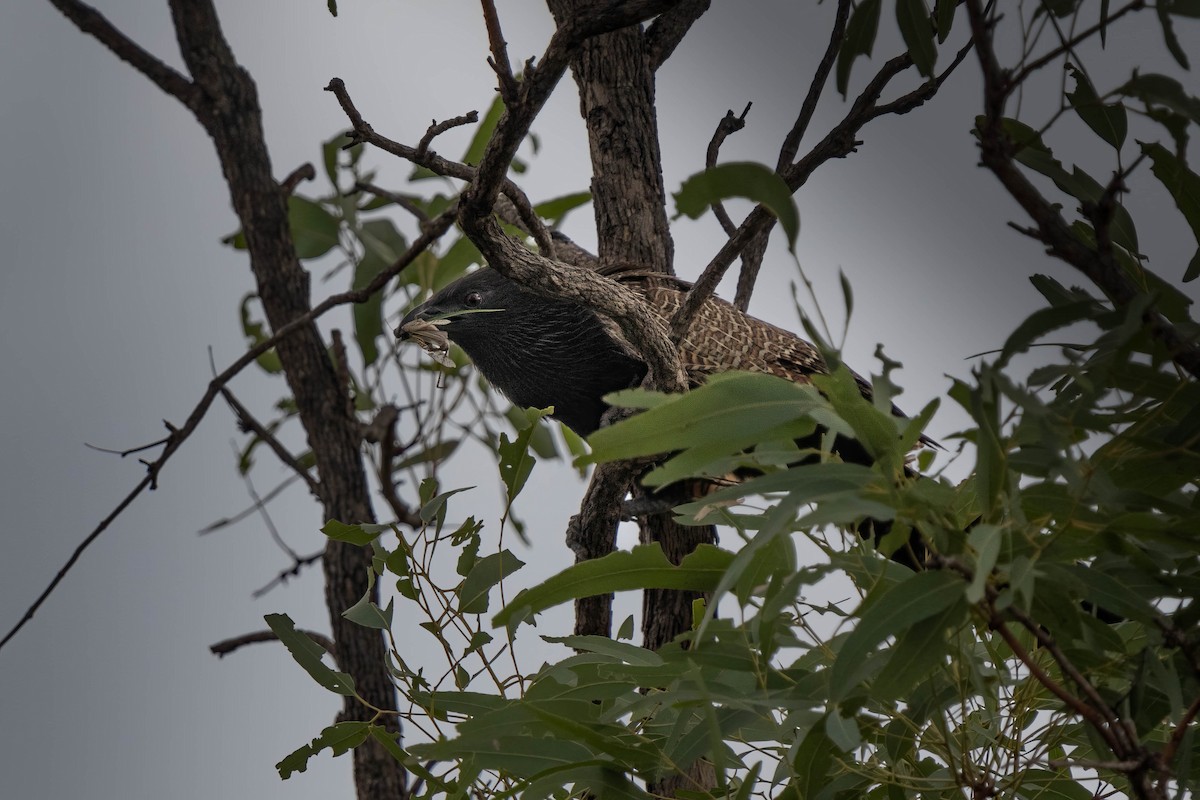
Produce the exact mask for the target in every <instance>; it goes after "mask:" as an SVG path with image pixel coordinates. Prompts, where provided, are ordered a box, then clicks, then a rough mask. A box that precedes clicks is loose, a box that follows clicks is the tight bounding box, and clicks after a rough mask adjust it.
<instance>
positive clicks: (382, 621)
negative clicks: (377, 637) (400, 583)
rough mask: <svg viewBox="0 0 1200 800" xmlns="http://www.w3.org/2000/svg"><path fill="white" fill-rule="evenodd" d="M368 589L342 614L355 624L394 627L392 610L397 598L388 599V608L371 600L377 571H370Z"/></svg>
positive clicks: (380, 628)
mask: <svg viewBox="0 0 1200 800" xmlns="http://www.w3.org/2000/svg"><path fill="white" fill-rule="evenodd" d="M367 578H368V581H367V591H366V593H365V594H363V596H362V597H361V598H359V600H358V602H357V603H355V604H354V605H352V606H350V607H349V608H348V609H346V610H345V611H343V612H342V616H343V617H345V618H346V619H348V620H350V621H351V622H353V623H354V624H355V625H361V626H363V627H364V628H373V629H375V630H388V629H389V628H391V627H392V612H393V606H394V605H395V602H396V599H395V598H392V599H391V600H389V601H388V604H387V608H380V607H379V606H378V605H376V604H375V603H373V602H372V601H371V594H372V592H371V590H372V588H373V587H374V586H375V573H374V572H370V573H368V575H367Z"/></svg>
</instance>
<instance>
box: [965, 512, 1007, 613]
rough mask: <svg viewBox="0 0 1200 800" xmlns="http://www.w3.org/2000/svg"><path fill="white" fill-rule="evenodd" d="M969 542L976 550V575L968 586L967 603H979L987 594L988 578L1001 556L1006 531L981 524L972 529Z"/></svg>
mask: <svg viewBox="0 0 1200 800" xmlns="http://www.w3.org/2000/svg"><path fill="white" fill-rule="evenodd" d="M967 541H968V542H969V543H970V545H971V547H972V549H974V550H975V575H974V577H973V578H972V579H971V584H970V585H969V586H967V594H966V597H967V602H968V603H978V602H980V601H981V600H983V598H984V595H985V594H987V585H988V578H990V577H991V575H992V570H993V569H994V568H995V566H996V559H997V557H998V556H999V555H1000V545H1001V543H1002V542H1003V541H1004V530H1003V529H1002V528H1000V527H999V526H997V525H990V524H988V523H980V524H979V525H976V526H975V528H974V529H972V531H971V533H970V534H968V536H967Z"/></svg>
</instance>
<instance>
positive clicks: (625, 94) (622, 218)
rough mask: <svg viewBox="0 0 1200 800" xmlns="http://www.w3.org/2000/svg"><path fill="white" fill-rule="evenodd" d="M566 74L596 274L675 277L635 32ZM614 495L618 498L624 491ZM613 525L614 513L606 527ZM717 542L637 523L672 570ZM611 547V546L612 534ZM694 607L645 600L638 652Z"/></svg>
mask: <svg viewBox="0 0 1200 800" xmlns="http://www.w3.org/2000/svg"><path fill="white" fill-rule="evenodd" d="M587 4H588V3H587V0H549V6H550V10H551V13H553V15H554V18H555V20H556V21H557V22H558V23H559V24H560V25H561V24H562V22H563V20H564V19H567V18H568V17H569V16H570V15H571V14H573V13H576V12H577V11H578V10H579V9H581V8H584V7H586V6H587ZM571 70H572V73H573V75H574V77H575V82H576V84H577V85H578V87H579V98H580V113H581V114H582V115H583V118H584V120H585V122H586V123H587V129H588V141H589V143H590V149H591V158H592V172H593V177H592V205H593V208H594V209H595V215H596V234H597V238H598V251H599V256H600V265H601V266H602V267H606V266H610V265H615V264H622V263H629V264H635V265H638V266H640V267H650V268H652V269H655V270H657V271H660V272H666V273H670V274H674V268H673V265H672V259H673V256H674V247H673V244H672V241H671V232H670V228H669V225H668V220H667V214H666V194H665V192H664V190H663V177H662V159H661V153H660V150H659V140H658V122H657V117H656V112H655V106H654V72H653V70H652V69H651V67H650V63H649V59H648V58H647V53H646V40H645V35H644V33H643V31H642V28H641V26H631V27H628V28H624V29H622V30H618V31H614V32H612V33H607V34H604V35H602V36H597V37H594V38H592V39H589V40H588V41H587V42H585V43H584V45H583V47H582V49H581V51H580V53H579V55H578V56H577V57H576V58H575V59H574V60H573V61H572V64H571ZM614 494H621V495H623V491H622V492H618V493H614ZM618 502H619V501H618ZM615 518H616V515H615V513H614V515H613V518H612V522H611V524H612V525H613V526H614V527H615ZM715 540H716V530H715V528H712V527H707V528H684V527H682V526H680V525H678V524H676V523H675V522H674V520H672V519H671V518H670V516H669V515H659V516H655V517H652V518H650V519H647V520H645V521H644V522H643V523H642V541H644V542H650V541H658V542H661V543H662V546H663V550H664V552H665V553H666V554H667V556H668V558H670V559H671V560H672V561H674V562H675V563H678V562H679V560H680V559H682V558H683V556H685V555H687V554H688V553H689V552H691V551H692V550H693V549H694V548H695V547H696V545H697V544H699V543H701V542H713V541H715ZM609 541H610V542H611V541H615V533H614V535H613V536H612V537H609ZM610 546H611V545H610ZM588 555H591V556H592V557H595V556H599V555H604V553H595V554H588ZM695 598H696V595H695V594H693V593H686V592H677V591H659V590H652V591H648V592H646V594H645V598H644V601H643V609H642V635H643V644H644V645H645V646H646V647H648V648H650V649H657V648H659V647H661V646H662V645H663V644H665V643H666V642H669V641H670V640H671V639H673V638H674V637H675V636H677V635H678V634H680V633H682V632H684V631H686V630H688V629H689V628H690V627H691V624H692V601H693V600H694V599H695ZM605 599H607V598H605ZM592 605H595V603H593V604H592ZM602 605H603V604H602ZM581 611H586V613H589V614H594V613H595V609H591V608H590V607H589V605H588V603H587V602H586V601H585V602H583V603H581V604H580V605H578V606H577V614H578V613H580V612H581ZM587 622H588V626H589V628H588V629H589V631H591V632H596V631H594V630H592V629H594V628H596V625H595V622H594V620H592V619H590V618H589V619H588V620H587ZM605 627H607V626H605ZM690 771H691V773H692V776H691V777H692V780H693V781H695V782H698V783H699V784H700V786H701V787H704V788H707V787H711V786H713V785H715V782H714V780H713V775H712V770H711V768H710V767H709V766H708V765H707V764H704V763H703V762H700V763H698V764H696V765H693V767H692V769H691V770H690ZM680 786H686V787H687V788H693V789H694V788H697V786H696V783H693V782H691V781H688V782H683V783H681V782H679V781H677V780H675V779H667V780H665V781H661V782H657V783H654V784H652V785H651V786H650V787H649V788H650V790H651V792H653V793H655V794H665V795H668V796H670V795H673V794H674V790H675V789H676V788H677V787H680Z"/></svg>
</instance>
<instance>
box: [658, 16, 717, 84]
mask: <svg viewBox="0 0 1200 800" xmlns="http://www.w3.org/2000/svg"><path fill="white" fill-rule="evenodd" d="M711 5H712V0H684V2H682V3H680V4H679V5H677V6H675V7H674V8H672V9H670V10H668V11H664V12H663V13H662V14H659V15H658V17H657V18H656V19H655V20H654V22H653V23H652V24H651V25H650V27H649V28H648V29H647V30H646V59H647V60H648V61H649V63H650V71H651V72H658V68H659V67H661V66H662V65H663V63H664V62H665V61H666V60H667V59H668V58H670V57H671V54H672V53H674V52H675V48H676V47H678V46H679V43H680V42H682V41H683V37H684V36H686V35H687V32H688V31H690V30H691V29H692V25H694V24H695V23H696V20H698V19H700V17H702V16H703V15H704V12H706V11H708V9H709V6H711Z"/></svg>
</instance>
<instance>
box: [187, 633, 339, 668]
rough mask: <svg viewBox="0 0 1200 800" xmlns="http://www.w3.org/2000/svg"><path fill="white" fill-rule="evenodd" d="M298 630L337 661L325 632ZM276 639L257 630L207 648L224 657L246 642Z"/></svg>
mask: <svg viewBox="0 0 1200 800" xmlns="http://www.w3.org/2000/svg"><path fill="white" fill-rule="evenodd" d="M299 632H300V633H303V634H304V635H305V636H307V637H308V638H310V639H312V640H313V641H314V642H316V643H317V644H319V645H321V647H323V648H325V652H327V653H329V655H331V656H333V660H334V661H337V646H336V645H335V644H334V643H333V640H332V639H330V638H329V637H328V636H326V635H325V634H323V633H317V632H316V631H304V630H302V631H299ZM277 641H279V637H278V636H276V635H275V634H274V633H273V632H272V631H258V632H257V633H245V634H242V635H241V636H235V637H233V638H232V639H224V640H222V641H220V642H217V643H216V644H214V645H212V646H210V647H209V648H208V649H209V650H210V651H212V654H213V655H215V656H217V657H218V658H224V657H225V656H227V655H229V654H230V653H232V652H234V651H235V650H238V649H240V648H242V647H245V646H246V645H248V644H258V643H259V642H277Z"/></svg>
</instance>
